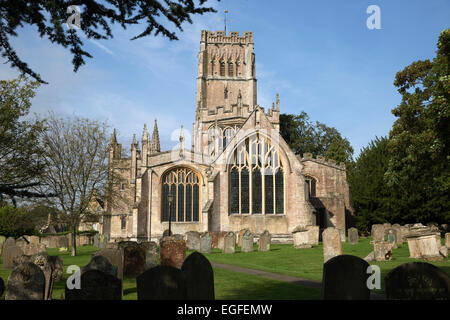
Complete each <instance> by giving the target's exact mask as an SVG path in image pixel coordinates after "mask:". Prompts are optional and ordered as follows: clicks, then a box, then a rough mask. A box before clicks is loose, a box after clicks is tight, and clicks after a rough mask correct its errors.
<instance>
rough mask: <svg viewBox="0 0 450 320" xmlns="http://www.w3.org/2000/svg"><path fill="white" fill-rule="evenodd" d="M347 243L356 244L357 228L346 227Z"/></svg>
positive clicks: (357, 238) (357, 237)
mask: <svg viewBox="0 0 450 320" xmlns="http://www.w3.org/2000/svg"><path fill="white" fill-rule="evenodd" d="M347 232H348V243H350V244H358V240H359V236H358V229H356V228H350V229H348V231H347Z"/></svg>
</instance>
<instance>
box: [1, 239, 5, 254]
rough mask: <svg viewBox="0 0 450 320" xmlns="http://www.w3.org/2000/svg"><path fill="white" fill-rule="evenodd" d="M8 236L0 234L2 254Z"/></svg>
mask: <svg viewBox="0 0 450 320" xmlns="http://www.w3.org/2000/svg"><path fill="white" fill-rule="evenodd" d="M5 241H6V238H5V237H4V236H0V255H1V254H2V252H3V251H2V250H3V244H4V243H5Z"/></svg>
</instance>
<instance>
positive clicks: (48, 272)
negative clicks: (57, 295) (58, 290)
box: [31, 252, 54, 300]
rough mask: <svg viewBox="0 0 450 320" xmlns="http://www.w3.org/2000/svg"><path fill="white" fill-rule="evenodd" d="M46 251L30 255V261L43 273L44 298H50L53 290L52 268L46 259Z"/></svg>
mask: <svg viewBox="0 0 450 320" xmlns="http://www.w3.org/2000/svg"><path fill="white" fill-rule="evenodd" d="M48 257H49V256H48V254H47V252H40V253H38V254H35V255H34V256H32V257H31V262H33V263H34V264H35V265H37V266H38V267H39V268H40V269H41V270H42V273H43V274H44V278H45V290H44V300H51V298H52V292H53V284H54V277H53V269H52V265H51V263H50V262H49V260H48Z"/></svg>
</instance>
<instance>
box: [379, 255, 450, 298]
mask: <svg viewBox="0 0 450 320" xmlns="http://www.w3.org/2000/svg"><path fill="white" fill-rule="evenodd" d="M385 286H386V298H387V299H389V300H449V299H450V278H449V276H448V275H447V274H446V273H445V272H444V271H443V270H441V269H440V268H438V267H436V266H434V265H432V264H429V263H425V262H409V263H405V264H402V265H400V266H398V267H397V268H395V269H393V270H392V271H390V272H389V273H388V274H387V275H386V277H385Z"/></svg>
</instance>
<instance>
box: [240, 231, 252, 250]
mask: <svg viewBox="0 0 450 320" xmlns="http://www.w3.org/2000/svg"><path fill="white" fill-rule="evenodd" d="M247 231H250V230H249V229H247V228H245V229H242V230H240V231H239V232H238V234H237V245H238V247H242V236H243V235H244V233H245V232H247Z"/></svg>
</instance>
